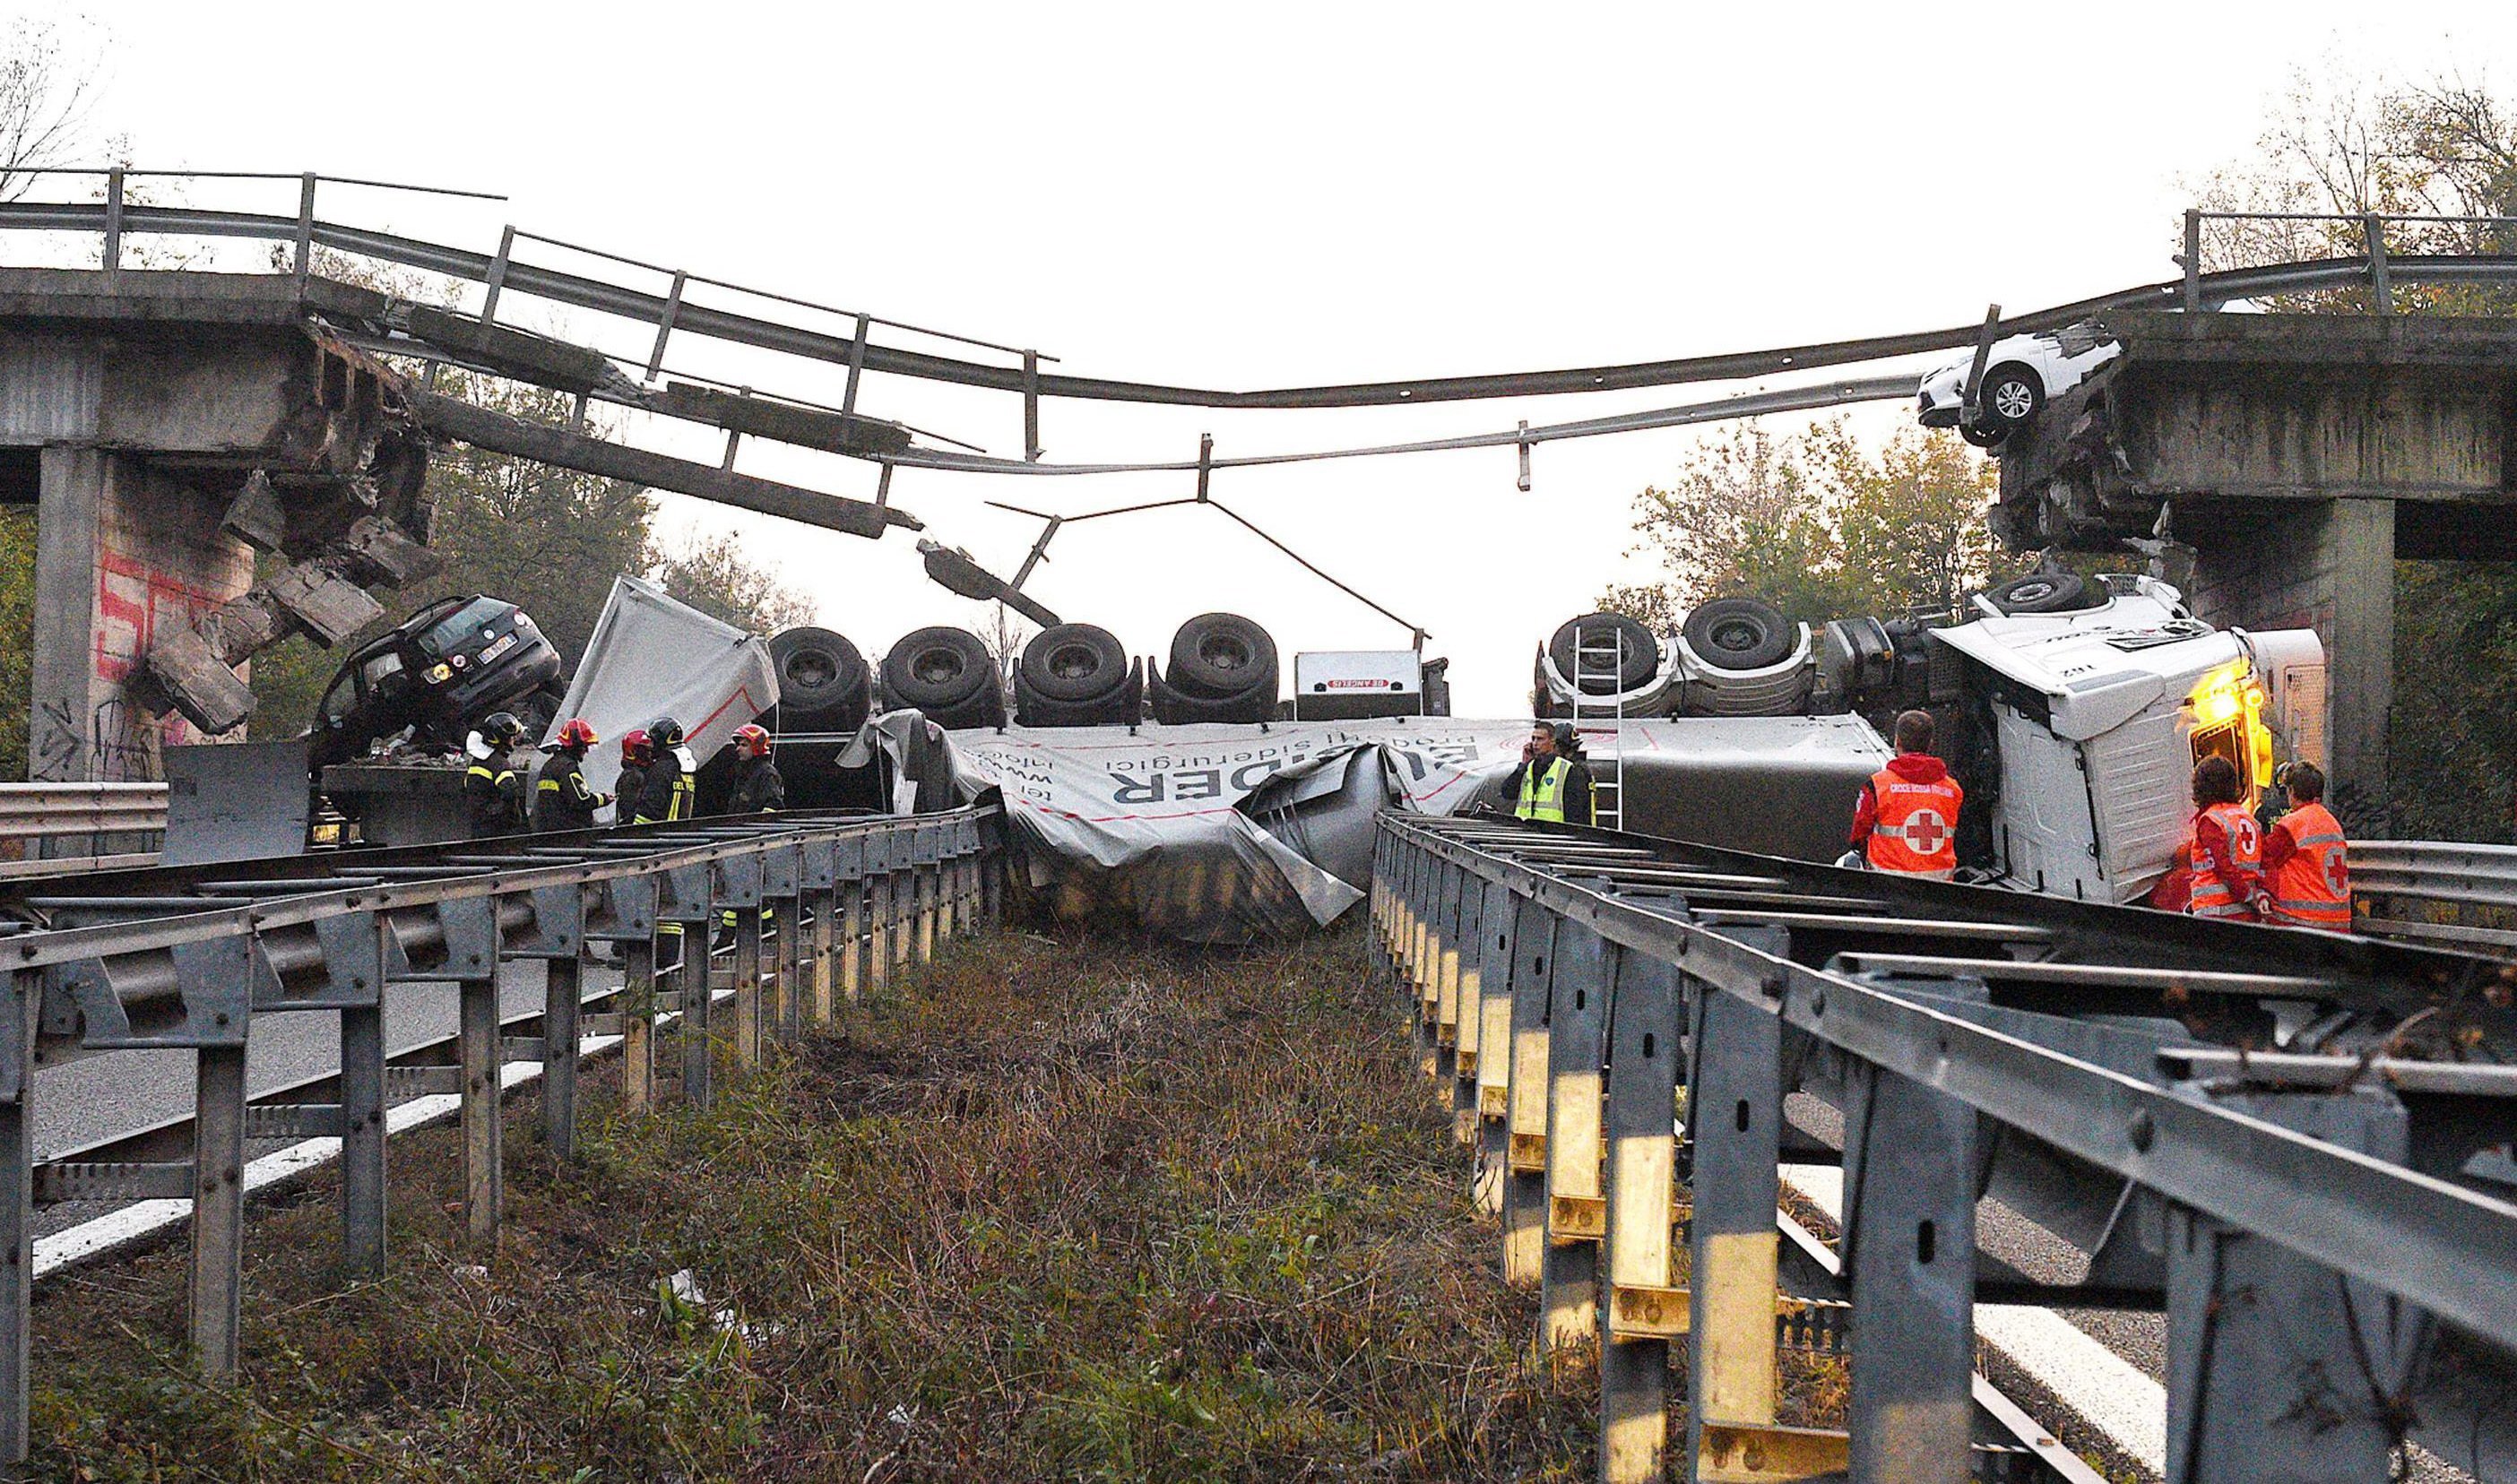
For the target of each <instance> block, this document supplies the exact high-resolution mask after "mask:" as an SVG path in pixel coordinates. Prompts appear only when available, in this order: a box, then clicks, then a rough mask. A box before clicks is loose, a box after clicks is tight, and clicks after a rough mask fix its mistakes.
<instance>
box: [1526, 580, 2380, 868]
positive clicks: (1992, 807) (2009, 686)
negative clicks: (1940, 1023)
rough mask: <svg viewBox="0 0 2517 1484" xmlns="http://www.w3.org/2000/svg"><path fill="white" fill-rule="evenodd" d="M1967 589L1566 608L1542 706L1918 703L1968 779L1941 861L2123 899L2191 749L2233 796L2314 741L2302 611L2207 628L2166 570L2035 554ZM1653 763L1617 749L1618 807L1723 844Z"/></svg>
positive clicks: (1718, 829) (2260, 788)
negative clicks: (2220, 769) (1651, 620)
mask: <svg viewBox="0 0 2517 1484" xmlns="http://www.w3.org/2000/svg"><path fill="white" fill-rule="evenodd" d="M1971 602H1972V607H1973V609H1974V611H1975V612H1974V616H1973V617H1972V618H1971V619H1970V620H1969V621H1966V622H1963V623H1957V624H1951V625H1945V626H1933V625H1928V624H1925V623H1922V622H1919V621H1915V620H1912V619H1899V620H1894V621H1882V620H1879V619H1875V618H1848V619H1836V620H1833V621H1830V622H1827V623H1825V624H1822V625H1819V626H1818V627H1816V628H1815V629H1813V628H1812V627H1811V626H1810V625H1808V624H1805V623H1789V622H1786V621H1785V620H1784V618H1783V615H1781V614H1780V613H1777V612H1776V611H1774V610H1773V609H1772V608H1770V607H1769V606H1767V605H1765V604H1762V603H1757V602H1755V601H1754V600H1750V599H1723V600H1719V601H1717V602H1714V603H1709V604H1705V605H1703V606H1702V607H1700V608H1698V609H1696V610H1695V611H1694V612H1692V613H1690V614H1688V615H1686V618H1685V622H1684V623H1683V624H1682V625H1681V627H1680V630H1679V632H1678V633H1676V634H1674V635H1670V636H1668V637H1666V638H1663V637H1660V636H1655V635H1652V634H1651V633H1650V632H1649V630H1647V629H1645V628H1643V626H1642V625H1641V624H1640V623H1637V622H1636V621H1635V620H1634V619H1631V618H1626V617H1623V616H1620V615H1606V614H1592V615H1584V616H1582V617H1580V618H1576V619H1572V620H1570V621H1568V622H1567V623H1566V624H1565V625H1563V627H1561V628H1559V629H1558V630H1557V633H1556V635H1555V636H1554V637H1553V638H1552V639H1551V640H1550V642H1549V644H1548V645H1547V646H1546V647H1545V649H1544V650H1542V652H1541V654H1540V656H1539V658H1538V661H1537V681H1536V686H1537V689H1538V692H1539V694H1540V696H1541V698H1542V706H1541V708H1542V710H1543V711H1545V712H1547V713H1548V714H1553V715H1557V716H1565V717H1570V718H1572V719H1574V720H1575V721H1576V723H1577V724H1578V725H1579V726H1580V727H1581V729H1582V730H1583V731H1584V733H1585V734H1586V736H1591V737H1593V738H1594V739H1595V750H1599V749H1600V746H1601V745H1604V747H1605V748H1606V749H1607V750H1609V751H1610V752H1612V753H1613V752H1614V751H1615V750H1616V742H1615V738H1616V736H1617V735H1618V733H1619V732H1620V730H1621V729H1622V730H1623V731H1625V732H1628V733H1632V732H1633V731H1634V730H1635V729H1636V727H1637V726H1638V725H1639V724H1640V725H1642V727H1644V728H1646V729H1647V728H1648V727H1649V726H1651V725H1653V724H1655V723H1656V722H1659V721H1661V720H1663V719H1667V718H1686V717H1713V716H1747V715H1809V716H1813V717H1819V716H1826V715H1846V716H1856V717H1860V718H1863V719H1864V723H1865V725H1868V726H1871V727H1872V728H1873V729H1874V731H1875V732H1885V731H1886V730H1887V723H1888V721H1889V719H1890V718H1891V717H1893V716H1894V714H1895V713H1896V712H1898V711H1900V710H1904V709H1908V708H1914V709H1922V710H1928V711H1930V712H1931V713H1932V714H1933V716H1934V718H1935V722H1936V728H1935V730H1936V733H1937V736H1938V740H1939V746H1938V748H1937V750H1938V751H1939V752H1940V753H1941V756H1942V757H1943V758H1945V759H1946V760H1947V761H1948V763H1949V765H1950V770H1951V772H1952V773H1953V774H1954V775H1955V776H1956V777H1957V779H1958V782H1959V783H1960V784H1962V785H1963V786H1964V787H1965V788H1966V790H1967V801H1966V807H1965V809H1964V811H1963V812H1962V814H1961V815H1960V817H1959V820H1958V822H1957V838H1956V849H1957V859H1958V863H1959V866H1960V868H1961V871H1962V879H1969V880H1973V881H1977V882H1981V883H1986V884H1995V885H2001V886H2007V887H2013V888H2017V889H2020V890H2025V891H2037V892H2046V893H2050V894H2053V895H2057V896H2066V897H2071V898H2074V899H2078V900H2083V901H2100V902H2112V903H2122V902H2133V901H2138V900H2141V899H2142V898H2143V897H2144V896H2146V895H2147V894H2148V893H2149V891H2150V890H2151V888H2152V887H2153V886H2154V885H2155V884H2156V883H2157V882H2158V880H2159V879H2160V878H2161V877H2162V876H2164V875H2165V874H2166V873H2167V871H2168V869H2169V868H2170V865H2171V860H2172V857H2173V856H2174V853H2175V851H2176V848H2177V846H2178V845H2179V844H2180V843H2181V842H2182V841H2183V839H2184V833H2185V827H2186V821H2187V818H2188V816H2189V814H2190V813H2191V804H2190V802H2189V799H2188V782H2189V780H2190V778H2191V775H2192V772H2193V769H2194V766H2195V764H2196V763H2197V762H2199V761H2200V760H2201V759H2202V758H2203V757H2205V756H2208V755H2210V754H2213V753H2218V754H2220V755H2222V756H2225V757H2227V758H2228V759H2229V760H2230V761H2231V762H2232V763H2234V764H2235V765H2236V766H2237V770H2238V776H2239V777H2240V779H2241V780H2243V781H2244V783H2245V784H2246V787H2247V788H2248V790H2249V791H2248V797H2247V803H2248V805H2249V806H2250V807H2251V806H2253V805H2255V804H2257V803H2259V802H2261V801H2262V799H2263V797H2264V795H2265V793H2266V792H2267V791H2268V790H2271V789H2272V788H2273V787H2274V777H2275V772H2276V768H2277V765H2278V764H2279V763H2280V762H2282V761H2289V760H2303V761H2309V762H2314V763H2316V764H2318V765H2319V766H2323V764H2324V762H2325V651H2324V646H2323V645H2322V644H2321V643H2320V642H2319V640H2318V639H2317V636H2316V634H2315V633H2314V632H2313V631H2312V630H2307V629H2281V630H2269V631H2263V632H2247V631H2245V630H2241V629H2216V628H2213V627H2212V626H2211V625H2209V624H2207V623H2205V622H2203V621H2201V620H2200V619H2198V618H2197V617H2195V616H2194V615H2193V612H2192V611H2191V610H2190V609H2189V608H2188V607H2187V606H2186V604H2185V600H2184V596H2183V594H2182V593H2180V592H2179V591H2178V590H2177V589H2176V588H2175V587H2174V586H2172V585H2170V584H2169V583H2167V582H2165V581H2162V580H2160V579H2158V578H2156V577H2153V576H2146V575H2139V574H2130V573H2117V574H2109V575H2104V576H2098V577H2091V578H2083V577H2080V576H2077V575H2075V574H2072V573H2069V572H2050V573H2036V574H2033V575H2030V576H2026V577H2021V578H2017V579H2015V580H2012V581H2010V582H2006V583H2003V584H2000V585H1999V586H1996V587H1994V588H1992V589H1991V590H1989V591H1987V592H1985V593H1983V594H1981V595H1978V596H1977V597H1976V598H1974V599H1973V600H1971ZM1662 766H1663V765H1662V763H1661V761H1660V758H1659V755H1658V754H1657V753H1656V752H1650V751H1647V752H1642V753H1637V754H1629V755H1627V756H1626V757H1625V758H1624V759H1623V761H1622V763H1621V765H1620V769H1619V771H1620V772H1621V773H1622V775H1623V778H1622V783H1623V793H1624V797H1623V801H1622V802H1623V806H1624V811H1623V812H1624V824H1625V826H1626V827H1628V828H1632V829H1639V830H1642V831H1644V832H1647V833H1653V834H1666V835H1673V836H1678V837H1682V838H1687V839H1696V840H1702V841H1704V842H1706V843H1710V844H1717V845H1726V844H1735V836H1734V835H1732V834H1731V833H1730V830H1731V828H1732V826H1731V825H1730V824H1729V823H1728V821H1727V820H1725V819H1724V818H1722V817H1720V816H1718V815H1717V816H1713V817H1707V816H1705V815H1702V814H1699V813H1697V812H1696V811H1694V810H1692V809H1690V808H1687V807H1685V806H1684V805H1683V804H1682V803H1680V802H1679V801H1677V800H1674V799H1673V798H1672V797H1671V796H1670V792H1669V790H1668V789H1667V788H1665V787H1663V786H1662V785H1660V784H1658V783H1657V782H1656V775H1657V773H1658V771H1659V770H1660V768H1661V767H1662ZM2348 782H2349V781H2348V780H2343V781H2340V784H2341V786H2340V787H2338V788H2337V790H2336V792H2337V797H2346V798H2347V794H2345V792H2344V790H2346V789H2347V787H2348ZM1851 804H1852V800H1851V798H1850V797H1848V798H1847V799H1846V800H1845V811H1844V818H1845V819H1846V820H1848V821H1849V818H1850V813H1851ZM1745 848H1750V849H1755V848H1758V847H1755V846H1748V847H1745ZM1780 853H1785V854H1788V853H1790V852H1780Z"/></svg>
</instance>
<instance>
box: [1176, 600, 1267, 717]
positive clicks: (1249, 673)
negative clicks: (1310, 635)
mask: <svg viewBox="0 0 2517 1484" xmlns="http://www.w3.org/2000/svg"><path fill="white" fill-rule="evenodd" d="M1163 679H1164V681H1165V682H1166V683H1167V684H1169V685H1170V686H1171V688H1172V689H1173V690H1175V691H1177V692H1179V693H1180V694H1181V695H1182V696H1189V697H1199V698H1203V699H1206V700H1237V699H1238V698H1240V697H1242V696H1245V695H1247V694H1249V693H1250V692H1252V691H1256V690H1259V689H1260V688H1261V687H1262V686H1263V687H1264V688H1265V689H1266V691H1267V692H1268V699H1269V700H1274V699H1275V690H1276V641H1275V640H1274V639H1273V638H1271V637H1269V636H1268V633H1267V631H1266V630H1265V629H1263V628H1260V627H1259V625H1258V624H1256V623H1254V622H1252V621H1251V620H1250V619H1248V618H1244V617H1242V616H1241V615H1239V614H1200V615H1197V616H1196V617H1194V618H1191V619H1190V620H1188V621H1187V622H1186V623H1183V624H1181V625H1180V626H1179V632H1177V633H1175V634H1173V635H1172V662H1171V668H1170V669H1169V670H1168V671H1166V672H1165V673H1164V676H1163Z"/></svg>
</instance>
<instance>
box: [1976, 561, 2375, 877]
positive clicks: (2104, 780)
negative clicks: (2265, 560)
mask: <svg viewBox="0 0 2517 1484" xmlns="http://www.w3.org/2000/svg"><path fill="white" fill-rule="evenodd" d="M2101 581H2102V583H2103V590H2104V593H2105V601H2103V602H2101V603H2099V604H2097V605H2096V606H2094V607H2088V608H2080V609H2076V610H2072V611H2069V612H2063V613H2041V614H2004V613H2001V612H2000V611H1998V610H1997V609H1996V608H1994V607H1992V606H1991V605H1989V604H1985V605H1983V607H1984V613H1985V616H1984V617H1982V618H1980V619H1978V620H1976V621H1974V622H1971V623H1964V624H1960V625H1958V626H1956V627H1954V628H1944V629H1934V630H1931V631H1930V633H1929V641H1930V643H1931V644H1932V645H1934V646H1935V647H1944V648H1945V650H1946V651H1947V652H1948V656H1947V657H1953V661H1952V662H1953V663H1954V665H1955V667H1956V674H1955V675H1953V676H1950V677H1948V680H1951V681H1954V686H1953V687H1951V686H1950V685H1949V684H1948V681H1944V680H1942V679H1941V675H1940V674H1938V673H1936V675H1935V684H1934V686H1933V690H1934V693H1935V699H1936V700H1939V699H1941V697H1942V696H1943V695H1947V696H1949V697H1950V699H1953V700H1958V701H1959V702H1960V703H1961V705H1962V706H1963V708H1964V712H1965V715H1966V716H1967V718H1968V719H1969V721H1970V723H1971V726H1972V729H1973V730H1974V732H1975V733H1976V734H1977V735H1975V736H1973V737H1972V738H1970V739H1969V742H1971V743H1972V745H1971V746H1970V747H1968V749H1967V750H1969V751H1971V752H1972V753H1973V755H1974V758H1975V760H1976V761H1975V766H1974V767H1973V768H1971V769H1969V770H1967V771H1969V772H1971V773H1973V774H1974V775H1975V783H1974V786H1975V787H1976V788H1977V789H1979V790H1981V791H1985V792H1989V793H1990V795H1991V796H1990V797H1989V798H1987V799H1986V800H1985V802H1986V803H1987V804H1988V805H1989V809H1988V813H1987V816H1986V818H1987V822H1988V825H1989V827H1990V829H1991V835H1992V839H1991V847H1992V862H1993V865H1992V871H1993V875H1994V877H1995V879H1996V880H1997V881H1999V882H2000V883H2001V884H2004V885H2008V886H2013V887H2016V888H2019V889H2021V890H2025V891H2036V892H2045V893H2049V894H2052V895H2056V896H2065V897H2075V898H2079V899H2082V900H2086V901H2098V902H2115V903H2120V902H2130V901H2135V900H2137V899H2139V898H2141V897H2142V896H2144V895H2145V894H2147V893H2148V892H2149V890H2150V889H2151V887H2152V886H2153V885H2154V884H2155V883H2156V882H2157V880H2158V879H2159V878H2160V877H2161V876H2163V875H2165V874H2166V872H2167V870H2168V869H2169V865H2170V860H2171V857H2172V856H2173V854H2174V852H2175V850H2176V847H2177V845H2178V844H2179V843H2180V842H2181V841H2182V840H2183V838H2184V834H2185V825H2186V820H2187V818H2188V816H2189V815H2190V814H2191V812H2192V804H2191V803H2190V801H2189V796H2188V785H2189V781H2190V778H2191V775H2192V772H2193V768H2194V764H2195V763H2196V762H2197V761H2198V760H2200V759H2201V758H2202V757H2204V756H2206V755H2208V754H2210V753H2214V752H2217V753H2220V754H2222V755H2224V756H2226V757H2228V758H2229V760H2230V761H2231V762H2233V763H2235V764H2236V765H2237V768H2238V775H2239V777H2240V779H2241V780H2243V781H2244V782H2245V784H2246V785H2247V790H2248V795H2247V800H2248V803H2249V804H2251V803H2252V802H2253V801H2254V800H2255V798H2256V797H2258V796H2259V794H2260V791H2261V790H2262V789H2263V788H2264V787H2266V786H2268V785H2269V784H2271V783H2272V776H2273V767H2274V764H2275V762H2276V760H2277V759H2278V760H2291V759H2304V760H2307V761H2311V762H2315V763H2318V764H2320V765H2321V764H2322V763H2323V762H2324V760H2325V651H2324V646H2323V645H2322V644H2321V643H2319V642H2318V640H2317V637H2316V635H2315V633H2314V632H2313V631H2310V630H2305V629H2284V630H2277V631H2271V632H2266V633H2248V632H2246V631H2244V630H2240V629H2215V628H2212V627H2211V626H2210V625H2208V624H2206V623H2203V622H2201V621H2200V620H2199V619H2197V618H2196V617H2195V616H2194V615H2193V614H2192V613H2191V612H2190V611H2189V610H2188V609H2187V608H2186V606H2185V601H2184V596H2183V595H2182V594H2181V593H2179V592H2178V591H2177V590H2176V589H2175V588H2174V587H2172V586H2170V585H2169V584H2167V583H2166V582H2163V581H2159V580H2157V579H2155V578H2153V577H2147V576H2109V577H2106V578H2103V579H2101ZM1947 657H1942V656H1940V655H1936V656H1935V660H1936V662H1935V664H1934V666H1933V668H1934V670H1935V671H1936V672H1939V671H1940V670H1941V663H1940V662H1939V661H1941V660H1943V659H1944V658H1947ZM1986 784H1991V787H1990V788H1989V789H1986V787H1985V785H1986Z"/></svg>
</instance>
